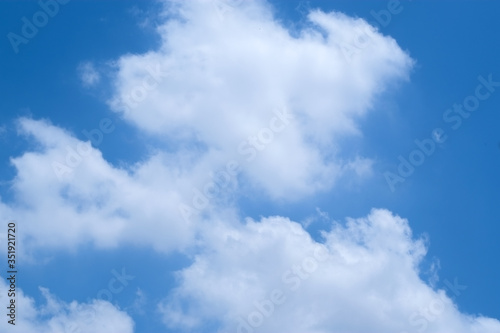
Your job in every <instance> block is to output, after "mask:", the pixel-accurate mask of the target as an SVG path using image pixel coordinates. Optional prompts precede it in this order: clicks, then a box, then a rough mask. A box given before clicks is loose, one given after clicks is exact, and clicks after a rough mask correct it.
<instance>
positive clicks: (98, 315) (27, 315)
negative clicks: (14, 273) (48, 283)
mask: <svg viewBox="0 0 500 333" xmlns="http://www.w3.org/2000/svg"><path fill="white" fill-rule="evenodd" d="M5 281H6V279H5V277H2V279H1V280H0V293H1V295H7V290H8V289H9V286H8V284H6V282H5ZM7 281H8V280H7ZM40 292H41V294H42V296H43V299H44V304H42V305H37V304H36V303H35V301H34V300H33V299H32V298H30V297H28V296H26V295H25V294H24V293H23V291H22V290H19V289H17V292H16V306H17V308H16V314H17V315H16V320H15V326H13V325H11V324H9V323H8V322H7V320H1V321H0V330H1V331H2V332H23V333H63V332H64V333H84V332H96V333H131V332H133V331H134V322H133V320H132V318H130V317H129V316H128V315H127V313H125V312H123V311H121V310H120V309H118V308H117V307H115V306H114V305H112V304H111V303H109V302H106V301H102V300H93V301H91V302H89V303H78V302H76V301H73V302H71V303H66V302H64V301H61V300H59V299H58V298H57V297H55V296H54V295H52V294H51V293H50V292H49V290H48V289H46V288H40Z"/></svg>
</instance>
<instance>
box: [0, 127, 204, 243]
mask: <svg viewBox="0 0 500 333" xmlns="http://www.w3.org/2000/svg"><path fill="white" fill-rule="evenodd" d="M19 130H20V132H21V133H22V134H25V135H30V136H32V137H34V138H35V139H36V141H37V142H38V143H39V145H38V148H39V150H38V151H34V152H26V153H24V154H23V155H22V156H19V157H16V158H13V159H12V160H11V161H12V163H13V165H14V166H15V167H16V169H17V175H16V178H15V179H14V180H13V183H12V184H13V185H12V189H13V191H14V197H15V201H14V203H13V204H9V205H6V204H3V203H2V204H0V216H2V218H4V219H15V220H19V221H23V222H22V226H20V230H21V234H20V237H23V239H28V238H29V239H30V241H29V242H28V243H27V244H26V246H25V249H29V250H33V249H35V248H37V247H61V248H65V247H78V245H80V244H83V243H88V242H90V243H94V245H95V246H97V247H115V246H117V245H118V244H123V243H125V244H139V245H146V244H147V245H149V246H152V247H153V248H155V249H157V250H159V251H171V250H174V249H181V248H183V247H185V246H186V245H187V244H189V243H190V242H191V241H192V237H194V232H196V230H194V229H193V227H192V225H191V223H190V222H189V221H183V220H182V218H181V216H180V213H179V211H178V206H179V203H180V195H181V194H182V193H184V192H185V193H184V194H185V195H186V196H187V195H188V191H189V190H190V187H189V186H190V185H192V183H193V181H194V180H193V179H192V178H191V175H192V174H191V173H188V172H186V170H189V166H185V165H184V164H181V165H177V164H175V165H173V164H172V162H171V161H170V156H168V154H162V153H159V154H157V155H155V156H153V157H152V158H150V159H149V160H147V161H146V162H144V163H138V164H137V165H135V166H132V167H131V168H130V169H127V170H125V169H120V168H115V167H113V166H112V165H110V164H109V163H108V162H107V161H105V160H104V159H103V157H102V154H101V153H100V151H99V150H97V149H95V148H92V147H91V146H90V143H89V142H82V141H79V140H77V139H75V138H74V137H73V136H72V135H71V134H70V133H68V132H66V131H64V130H62V129H60V128H58V127H55V126H53V125H51V124H50V123H48V122H46V121H35V120H32V119H27V118H22V119H21V120H20V121H19ZM188 157H189V155H188V154H186V158H188ZM195 174H196V172H195ZM183 191H184V192H183ZM24 237H25V238H24Z"/></svg>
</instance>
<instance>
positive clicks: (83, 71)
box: [77, 61, 101, 87]
mask: <svg viewBox="0 0 500 333" xmlns="http://www.w3.org/2000/svg"><path fill="white" fill-rule="evenodd" d="M77 71H78V75H79V77H80V80H81V81H82V84H83V85H84V86H85V87H92V86H94V85H96V84H97V83H99V81H100V80H101V75H100V74H99V72H98V71H97V70H96V68H95V66H94V64H93V63H92V62H89V61H86V62H82V63H80V64H79V65H78V68H77Z"/></svg>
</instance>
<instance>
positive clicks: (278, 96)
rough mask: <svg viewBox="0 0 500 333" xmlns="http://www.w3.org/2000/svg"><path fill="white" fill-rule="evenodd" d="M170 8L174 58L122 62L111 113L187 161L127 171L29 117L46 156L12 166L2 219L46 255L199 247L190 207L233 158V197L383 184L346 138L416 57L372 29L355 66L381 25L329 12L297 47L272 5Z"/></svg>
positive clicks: (161, 54) (162, 156)
mask: <svg viewBox="0 0 500 333" xmlns="http://www.w3.org/2000/svg"><path fill="white" fill-rule="evenodd" d="M168 4H169V5H166V8H168V9H167V10H166V14H168V15H170V19H169V20H167V21H166V22H165V23H164V24H163V25H161V26H160V27H159V28H158V33H159V34H160V35H161V36H162V38H163V43H162V45H161V47H160V49H159V50H157V51H151V52H148V53H146V54H143V55H126V56H123V57H121V58H120V59H119V60H118V61H117V66H118V72H117V76H116V81H115V86H116V94H115V96H114V99H113V101H112V103H111V104H112V105H113V106H114V107H115V108H116V110H117V111H119V112H121V113H122V114H123V116H124V117H125V118H126V119H128V120H129V121H131V122H132V123H133V124H134V125H136V126H138V127H139V128H140V129H141V130H142V131H145V132H148V133H153V134H154V135H157V136H159V137H161V138H163V139H166V140H170V141H169V144H170V145H172V146H176V147H178V148H177V150H176V151H175V152H171V153H166V152H162V151H157V152H155V153H153V154H151V156H149V157H147V159H145V160H144V161H141V162H139V163H137V164H136V165H132V166H129V167H127V168H117V167H114V166H112V165H110V164H109V163H108V162H107V161H106V160H105V159H104V158H103V156H102V154H101V152H100V151H99V150H98V149H97V148H90V147H89V144H88V142H87V143H85V142H81V141H79V140H77V139H75V138H74V136H73V135H72V134H71V133H68V132H67V131H64V130H63V129H61V128H58V127H56V126H53V125H51V124H50V123H48V122H45V121H35V120H31V119H26V118H23V119H21V120H20V133H21V134H25V135H29V136H32V137H33V138H35V140H36V142H37V143H38V147H37V150H36V151H30V152H25V153H24V154H22V155H21V156H18V157H16V158H14V159H12V163H13V165H14V166H15V168H16V169H17V176H16V178H15V179H14V180H13V183H12V184H13V186H12V188H13V191H14V193H15V197H14V200H13V203H12V204H9V205H5V204H0V215H2V216H5V217H6V218H13V219H18V220H22V221H25V222H24V224H25V227H24V230H25V232H26V237H32V241H31V242H30V246H32V247H33V248H35V247H37V246H50V247H52V246H57V247H73V246H78V245H79V244H82V243H89V242H90V243H94V244H95V245H96V246H98V247H114V246H118V245H120V244H140V245H145V244H148V245H151V246H153V247H154V248H155V249H157V250H160V251H165V252H167V251H171V250H177V249H183V248H185V247H186V246H189V245H192V244H193V242H194V240H195V239H196V234H197V232H198V230H199V228H198V226H197V223H196V221H199V220H200V219H201V217H202V215H195V214H192V216H190V218H189V219H187V218H185V219H183V218H182V216H181V214H180V212H179V207H180V205H181V203H185V204H186V205H189V206H190V208H189V209H194V208H196V206H198V207H200V206H202V205H201V204H199V201H200V200H198V199H199V198H198V197H197V195H196V193H197V192H196V191H197V190H199V191H204V190H205V189H207V191H208V190H209V189H210V185H211V184H210V182H212V178H213V177H212V176H211V174H212V173H215V172H216V171H217V170H219V169H220V168H221V167H223V166H224V165H227V164H228V162H230V161H231V160H233V159H234V160H236V161H238V162H239V165H240V166H241V170H242V171H241V172H240V173H238V174H236V175H235V176H234V177H233V179H232V182H231V185H230V187H231V188H232V189H234V188H236V186H239V190H241V191H247V193H250V192H251V191H253V190H256V191H258V192H256V193H259V195H260V194H261V193H262V191H261V189H262V188H263V189H265V190H266V192H267V194H268V195H269V196H270V197H271V198H275V199H287V200H297V199H299V198H301V197H304V196H305V195H308V194H312V193H315V192H316V191H318V190H326V189H329V188H330V187H331V186H332V185H333V184H334V182H335V180H336V179H337V178H338V177H340V175H343V174H345V175H349V177H352V176H353V175H358V176H366V175H369V174H370V170H371V164H372V162H371V160H370V159H369V158H367V157H362V156H357V155H350V154H349V153H346V151H349V147H342V145H340V143H339V142H338V141H337V139H338V138H339V137H342V136H344V135H354V134H360V133H359V129H358V128H357V125H356V119H357V118H358V117H360V116H362V115H363V114H365V113H366V112H368V111H369V110H370V108H371V106H372V103H373V99H374V97H375V96H376V95H377V94H378V93H380V92H381V91H382V90H383V89H384V87H385V86H386V84H387V83H388V82H394V81H395V80H399V79H402V78H405V77H406V75H407V72H408V70H409V68H410V65H411V60H410V58H409V57H408V56H407V55H406V54H405V53H404V52H403V51H401V49H400V48H399V47H398V46H397V44H396V43H395V42H394V40H392V39H391V38H389V37H384V36H382V35H380V34H378V33H376V32H374V31H372V32H371V33H372V34H373V36H372V37H373V38H372V43H371V44H370V45H369V46H367V49H366V52H362V53H360V54H359V55H358V56H357V57H355V58H354V59H353V60H352V61H351V62H346V61H345V59H344V57H343V55H342V52H341V51H340V50H339V45H340V44H341V43H342V42H343V40H345V39H349V38H351V37H353V36H355V32H354V30H355V29H357V28H359V27H360V26H361V27H367V24H366V23H365V22H364V21H362V20H359V19H351V18H348V17H347V16H344V15H342V14H336V13H331V14H326V13H322V12H320V11H316V12H313V13H311V14H310V16H309V18H310V20H311V26H310V27H308V28H307V29H305V30H303V31H302V32H301V35H300V36H299V37H297V38H295V37H291V36H290V34H289V32H288V31H287V30H286V29H285V28H284V27H283V26H282V25H281V23H280V22H279V21H277V20H276V19H274V18H273V17H272V11H271V9H270V7H269V5H267V4H266V3H264V2H262V1H255V2H241V3H239V6H236V5H235V6H230V7H228V8H230V9H231V10H227V11H224V12H223V14H224V15H222V16H220V15H218V13H219V14H220V12H216V11H218V10H219V9H218V8H219V7H218V6H214V5H213V3H211V2H207V1H189V2H187V1H186V2H184V1H174V2H168ZM255 27H261V28H262V31H260V32H259V30H258V29H257V30H256V29H254V28H255ZM351 30H352V31H351ZM370 48H373V49H370ZM87 65H88V66H87ZM82 68H87V69H89V68H90V69H92V68H93V66H92V64H91V63H85V64H84V65H82ZM287 113H291V114H293V117H288V116H287ZM105 135H106V134H105ZM108 135H112V134H108ZM271 136H272V137H271ZM255 137H256V138H257V139H255ZM253 140H258V142H259V143H257V144H256V147H255V148H254V147H252V145H253V143H252V142H253ZM186 142H187V144H186ZM193 147H194V148H193ZM337 151H338V152H339V153H337ZM249 160H250V161H249ZM221 187H223V186H221ZM233 194H234V193H233V192H232V190H230V189H229V186H226V188H223V189H222V190H221V191H219V193H218V194H217V195H215V197H214V198H213V199H212V200H210V205H216V207H217V208H216V209H215V210H214V211H216V212H220V211H223V210H224V209H227V206H228V203H231V200H232V195H233ZM207 201H208V200H207ZM197 202H198V205H197ZM210 205H206V206H207V207H206V210H205V211H204V212H203V213H206V212H210ZM183 207H184V206H183ZM229 210H231V208H229ZM229 213H230V211H229Z"/></svg>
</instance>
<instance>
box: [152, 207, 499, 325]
mask: <svg viewBox="0 0 500 333" xmlns="http://www.w3.org/2000/svg"><path fill="white" fill-rule="evenodd" d="M206 239H207V243H206V246H207V251H206V252H204V253H201V254H200V255H198V256H196V259H195V261H194V263H193V264H192V265H191V266H190V267H189V268H186V269H184V270H183V271H182V272H181V273H180V276H179V277H180V286H179V287H178V288H177V289H176V290H175V291H174V292H173V294H172V295H171V297H170V298H168V299H167V300H165V302H163V303H162V304H161V305H160V309H161V311H162V312H163V313H164V321H165V323H166V324H167V325H168V326H171V327H172V328H174V329H178V330H181V331H189V332H204V329H203V328H204V327H206V325H208V324H210V323H217V324H218V325H220V326H221V329H220V330H219V331H221V332H238V333H242V332H244V333H251V332H262V333H264V332H290V333H293V332H297V333H302V332H311V333H313V332H314V333H319V332H321V333H323V332H324V333H326V332H343V333H359V332H374V333H378V332H380V333H382V332H383V333H406V332H428V333H448V332H456V333H472V332H474V333H479V332H482V333H494V332H498V331H499V330H500V322H499V321H497V320H496V319H490V318H485V317H475V316H469V315H466V314H463V313H460V312H459V311H458V310H457V307H456V305H455V304H454V302H453V301H452V300H451V298H450V296H453V297H455V296H456V295H455V294H453V292H457V293H460V292H464V291H463V287H462V286H461V285H460V283H458V284H457V288H456V290H453V288H450V290H447V293H448V295H447V294H446V292H445V290H443V289H437V290H435V289H432V288H431V287H429V285H428V284H427V283H425V282H424V281H422V280H421V279H420V277H419V270H418V265H419V263H420V262H421V260H422V258H423V256H424V255H425V253H426V247H425V242H424V240H422V239H414V238H413V237H412V233H411V230H410V228H409V226H408V221H407V220H405V219H402V218H400V217H398V216H394V215H392V213H390V212H389V211H386V210H373V211H372V212H371V213H370V214H369V215H368V216H367V217H365V218H360V219H348V221H347V223H346V225H345V226H343V225H341V224H335V223H334V224H333V227H332V230H331V231H330V232H325V233H324V243H317V242H315V241H314V240H312V239H311V237H310V236H309V234H308V233H307V232H305V231H304V230H303V229H302V227H301V226H300V225H299V224H298V223H295V222H292V221H290V220H289V219H287V218H283V217H270V218H264V219H262V220H261V221H252V220H248V221H247V222H246V224H245V225H242V226H241V227H239V228H237V229H228V228H225V227H223V226H219V227H217V228H214V229H213V230H212V232H211V233H210V235H208V236H207V238H206ZM452 280H453V279H452ZM453 283H454V281H452V284H451V285H453Z"/></svg>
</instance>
